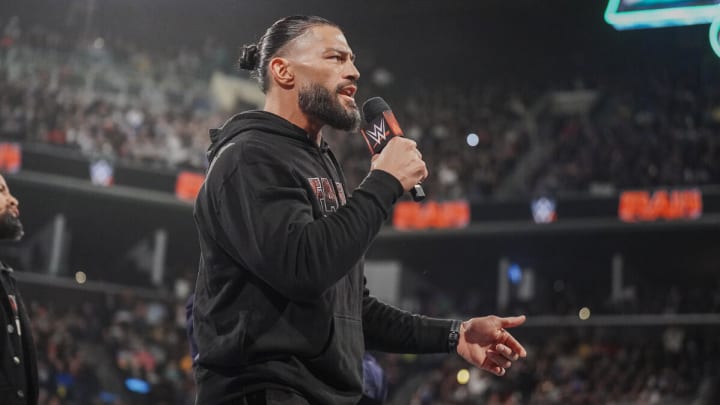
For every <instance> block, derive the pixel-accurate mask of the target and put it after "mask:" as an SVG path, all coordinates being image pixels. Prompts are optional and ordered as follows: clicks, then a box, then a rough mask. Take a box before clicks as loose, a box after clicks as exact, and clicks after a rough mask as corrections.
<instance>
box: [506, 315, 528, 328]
mask: <svg viewBox="0 0 720 405" xmlns="http://www.w3.org/2000/svg"><path fill="white" fill-rule="evenodd" d="M523 323H525V315H520V316H508V317H506V318H500V326H501V327H503V328H514V327H516V326H520V325H522V324H523Z"/></svg>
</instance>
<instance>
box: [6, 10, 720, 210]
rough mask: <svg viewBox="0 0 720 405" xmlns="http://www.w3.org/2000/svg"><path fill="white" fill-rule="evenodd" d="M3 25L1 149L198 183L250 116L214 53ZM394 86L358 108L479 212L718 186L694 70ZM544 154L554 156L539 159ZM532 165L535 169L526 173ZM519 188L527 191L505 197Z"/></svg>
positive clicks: (364, 162) (714, 123)
mask: <svg viewBox="0 0 720 405" xmlns="http://www.w3.org/2000/svg"><path fill="white" fill-rule="evenodd" d="M0 26H3V27H4V28H3V32H2V35H3V37H2V39H1V40H0V137H2V138H4V139H16V140H21V141H25V142H34V143H45V144H52V145H54V146H57V147H58V148H71V149H75V150H78V151H80V152H81V153H82V154H84V155H85V156H88V157H90V158H97V157H103V158H106V159H110V160H112V161H124V162H139V163H141V164H144V165H146V166H147V167H148V168H152V167H163V168H173V169H174V168H193V169H196V170H202V169H204V168H205V167H206V164H207V163H206V160H205V150H206V148H207V146H208V143H209V138H208V135H207V130H208V129H209V128H212V127H217V126H219V125H220V124H221V123H222V122H224V120H225V119H226V118H227V117H228V116H230V115H231V111H233V112H235V111H241V110H244V109H248V108H253V106H252V105H250V104H247V103H246V102H240V103H239V104H237V105H236V106H235V107H234V108H231V109H230V110H224V109H222V108H220V107H219V105H218V103H216V102H215V101H214V99H213V97H211V95H210V90H209V88H210V77H211V75H212V73H213V72H225V73H227V72H229V71H231V70H232V65H233V63H232V54H231V52H228V51H227V49H225V48H224V47H222V46H220V45H218V44H216V43H215V42H214V41H212V40H208V41H206V44H205V46H203V47H202V49H195V50H193V49H175V50H173V51H172V52H171V51H168V52H164V53H163V52H149V51H146V50H143V48H142V47H141V46H139V45H137V44H133V43H130V42H127V41H122V40H112V39H103V38H95V39H93V40H88V39H83V38H85V37H79V38H72V39H71V38H69V37H66V36H62V35H60V34H58V33H56V32H51V31H48V30H45V29H43V28H42V27H37V26H33V27H31V28H28V29H27V30H25V28H24V27H23V26H22V25H21V22H20V21H19V20H18V19H16V18H11V19H9V20H6V21H0ZM378 71H380V72H385V71H383V70H381V69H380V70H378ZM378 71H375V72H374V73H378ZM385 73H386V75H385V76H383V75H379V76H378V75H377V74H371V75H370V77H369V78H368V79H366V80H365V81H363V83H361V84H362V86H360V87H361V92H360V94H359V97H358V100H361V99H362V98H365V97H367V96H370V95H374V94H383V95H386V96H385V98H386V99H387V100H388V101H389V102H390V103H391V105H393V107H394V109H395V113H396V115H397V117H398V119H399V122H400V123H401V124H402V125H403V127H404V132H405V134H406V135H407V136H409V137H411V138H413V139H415V140H417V141H418V143H419V145H420V149H421V150H422V151H423V156H424V159H425V160H426V162H427V163H428V167H429V168H430V169H431V172H432V175H431V176H430V178H429V179H428V180H427V182H426V184H425V188H426V190H427V191H428V193H429V195H430V196H432V197H433V198H435V199H459V198H466V199H470V200H482V199H486V198H491V197H493V196H495V195H497V194H498V190H500V189H503V188H504V189H505V190H508V189H509V190H514V193H515V195H518V194H520V195H529V194H537V193H559V192H566V191H579V192H588V191H590V192H593V191H601V192H602V191H606V192H607V191H615V190H618V189H622V188H627V187H652V186H660V185H667V186H673V185H702V184H709V183H718V182H719V181H720V165H718V164H717V162H718V161H720V159H719V158H720V156H719V155H720V141H719V139H720V138H718V133H719V132H718V131H719V129H720V95H719V93H720V91H718V90H717V89H718V86H714V85H713V83H715V81H716V78H715V77H714V76H712V75H710V76H708V77H706V76H703V75H701V74H700V73H698V71H697V70H695V69H692V68H687V69H684V70H682V69H681V70H678V71H662V72H661V71H660V70H654V71H652V72H645V73H634V74H631V73H628V76H627V77H610V78H607V77H606V78H605V79H602V80H597V81H595V82H593V83H584V82H582V81H581V80H580V81H577V82H575V83H572V84H571V85H567V83H565V84H559V83H556V82H553V81H551V80H550V79H548V81H547V83H545V84H542V83H531V82H530V80H523V79H517V80H501V79H498V80H489V79H483V81H477V82H474V83H471V84H470V85H468V86H457V85H447V84H443V83H441V82H436V83H431V82H427V81H424V82H422V81H418V82H414V81H413V79H412V78H405V79H404V80H406V82H400V81H394V80H393V79H392V76H391V75H389V76H388V73H387V72H385ZM378 77H380V78H381V79H378ZM551 83H552V84H551ZM553 86H556V87H553ZM555 91H565V92H570V93H569V94H572V92H573V91H582V92H586V93H588V92H589V93H591V94H592V95H593V98H592V102H589V103H587V106H586V107H585V108H576V110H575V111H572V112H571V113H568V112H567V111H565V112H563V113H558V111H556V109H553V108H550V107H549V104H551V103H550V102H549V101H548V100H549V97H548V95H549V94H551V93H553V92H555ZM325 135H326V138H327V139H329V140H330V143H331V145H332V146H333V147H334V149H335V150H336V151H337V154H338V155H340V161H341V162H343V166H344V167H345V170H346V171H347V177H348V179H349V183H350V186H351V187H354V186H355V185H357V184H359V182H360V181H361V180H362V178H364V176H365V175H366V173H367V170H368V167H369V156H368V151H367V150H366V149H367V147H366V145H365V144H364V142H363V141H362V139H361V137H360V136H356V135H349V134H344V133H338V132H337V131H333V130H329V129H326V131H325ZM539 148H545V149H547V150H548V151H549V152H548V153H545V154H537V153H532V152H533V151H536V150H538V149H539ZM59 150H60V152H59V153H63V152H62V149H59ZM538 156H539V157H538ZM531 159H539V160H536V161H535V162H534V163H535V164H531V165H528V164H526V165H524V166H523V169H524V170H522V171H518V169H517V167H518V165H520V163H521V162H523V161H526V160H531ZM528 168H529V169H528ZM516 171H518V172H519V179H518V174H517V173H516ZM512 182H515V183H519V184H520V185H521V186H520V187H519V188H518V187H515V188H512V187H507V186H508V183H512ZM511 195H512V194H511ZM503 196H508V194H507V193H504V194H503Z"/></svg>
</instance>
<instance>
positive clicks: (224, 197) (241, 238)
mask: <svg viewBox="0 0 720 405" xmlns="http://www.w3.org/2000/svg"><path fill="white" fill-rule="evenodd" d="M237 152H238V153H239V156H237V155H236V157H234V160H235V159H237V160H235V162H237V164H236V166H235V170H232V171H231V172H230V173H229V174H228V175H225V176H223V181H222V184H221V185H220V186H219V187H218V189H217V191H216V195H215V196H214V197H211V198H213V200H214V206H215V212H216V215H217V217H218V223H219V224H220V225H219V226H220V227H221V232H218V233H216V239H217V242H218V243H219V245H220V246H221V247H222V248H223V250H224V251H225V252H227V253H228V254H229V255H230V256H231V257H232V258H233V259H234V260H236V261H237V262H239V263H240V264H242V265H243V267H244V268H246V269H248V270H249V271H251V272H253V273H254V274H255V275H256V276H257V277H259V278H260V279H262V280H263V281H265V282H266V283H267V284H269V285H270V286H272V287H273V288H274V289H275V290H276V291H278V292H279V293H280V294H282V295H283V296H285V297H287V298H288V299H290V300H294V301H306V300H314V299H316V298H318V297H319V296H320V295H321V294H322V293H323V292H324V291H326V290H327V289H328V288H329V287H331V286H332V285H334V284H335V283H336V282H337V281H338V280H340V279H341V278H342V277H343V276H345V275H346V274H347V273H348V272H349V271H350V270H351V269H352V267H353V266H354V265H355V264H356V263H357V262H358V261H359V260H360V258H361V257H362V255H363V254H364V253H365V251H366V250H367V248H368V246H369V245H370V243H371V242H372V240H373V238H374V237H375V236H376V235H377V233H378V232H379V230H380V227H381V226H382V224H383V222H384V221H385V220H386V219H387V218H388V215H389V213H390V210H391V208H392V205H393V204H394V203H395V201H396V200H397V199H398V197H400V196H401V195H402V191H403V190H402V186H401V185H400V182H398V181H397V180H396V179H395V178H394V177H393V176H392V175H390V174H388V173H386V172H383V171H379V170H374V171H372V172H371V173H370V174H369V175H368V177H367V178H365V180H364V181H363V182H362V184H361V185H360V186H359V187H358V189H356V190H355V191H354V192H353V195H352V198H349V199H348V202H347V204H346V205H345V206H343V207H341V208H340V209H339V210H338V211H337V212H335V213H334V214H333V215H329V216H327V217H324V218H321V219H315V218H314V217H313V213H312V204H311V202H310V200H309V198H312V197H311V196H308V192H307V191H306V188H305V187H304V184H303V183H301V181H300V180H298V178H299V176H293V172H292V169H291V168H290V167H289V165H288V164H287V163H285V162H283V161H281V160H280V159H279V158H277V157H275V156H272V155H271V154H270V153H269V151H267V150H266V149H263V148H259V147H248V145H243V147H242V148H241V149H240V150H239V151H237Z"/></svg>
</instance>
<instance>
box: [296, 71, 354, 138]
mask: <svg viewBox="0 0 720 405" xmlns="http://www.w3.org/2000/svg"><path fill="white" fill-rule="evenodd" d="M339 90H340V89H339V88H338V91H337V92H336V93H335V94H332V93H330V90H328V89H327V88H325V87H323V86H321V85H319V84H317V83H313V84H311V85H310V86H306V87H304V88H302V89H301V90H300V94H299V95H298V103H299V104H300V111H302V112H304V113H305V114H307V115H308V116H310V117H313V118H315V119H317V120H318V121H320V122H322V123H324V124H325V125H330V126H331V127H333V128H335V129H339V130H342V131H353V130H355V129H357V128H358V127H359V126H360V111H359V110H358V108H357V107H355V108H350V109H346V108H345V107H344V106H343V105H342V103H341V102H340V99H339V97H338V94H339Z"/></svg>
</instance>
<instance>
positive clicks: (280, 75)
mask: <svg viewBox="0 0 720 405" xmlns="http://www.w3.org/2000/svg"><path fill="white" fill-rule="evenodd" d="M353 60H354V56H353V53H352V50H351V49H350V46H349V45H348V43H347V41H346V39H345V37H344V36H343V33H342V31H340V29H339V28H338V27H337V26H336V25H335V24H333V23H331V22H329V21H327V20H325V19H322V18H319V17H307V16H294V17H287V18H284V19H281V20H279V21H277V22H276V23H275V24H273V25H272V26H271V27H270V28H269V29H268V30H267V31H266V33H265V34H264V36H263V37H262V38H261V40H260V42H259V43H258V44H257V45H250V46H247V47H245V49H244V51H243V55H242V57H241V60H240V66H241V67H242V68H244V69H248V70H252V71H253V72H254V76H255V77H256V78H257V80H258V81H259V82H260V84H261V86H262V88H263V91H264V92H265V94H266V102H265V107H264V110H263V111H249V112H245V113H241V114H238V115H236V116H234V117H232V118H231V119H230V120H228V122H226V123H225V124H224V125H223V127H222V128H220V129H218V130H211V139H212V141H213V143H212V145H211V147H210V149H209V151H208V158H209V160H210V167H209V169H208V173H207V178H206V181H205V184H204V185H203V187H202V188H201V190H200V193H199V195H198V199H197V202H196V206H195V222H196V225H197V229H198V233H199V239H200V249H201V259H200V266H199V273H198V279H197V284H196V290H195V292H196V293H195V303H194V308H193V324H194V336H195V338H196V342H197V345H198V350H199V353H198V361H197V369H196V382H197V386H198V394H197V400H196V401H197V403H198V404H203V405H204V404H213V405H215V404H281V403H282V404H327V405H344V404H348V405H350V404H355V403H357V401H358V400H359V399H360V397H361V394H362V388H363V387H362V357H363V353H364V351H365V349H366V348H367V349H368V350H373V349H374V350H381V351H391V352H412V353H434V352H457V353H458V354H460V355H461V356H462V357H463V358H465V359H466V360H468V361H469V362H471V363H472V364H474V365H476V366H478V367H482V368H483V369H485V370H488V371H490V372H493V373H495V374H497V375H503V374H504V373H505V369H506V368H508V367H510V365H511V363H512V361H514V360H517V358H518V357H523V356H525V349H523V347H522V346H521V345H520V344H519V343H518V342H517V341H516V340H515V339H514V338H513V337H512V336H511V335H510V334H509V333H508V332H507V331H506V330H505V328H508V327H512V326H517V325H519V324H521V323H522V322H523V321H524V317H515V318H498V317H485V318H473V319H470V320H468V321H466V322H460V321H455V320H443V319H431V318H426V317H422V316H418V315H412V314H409V313H406V312H404V311H400V310H398V309H396V308H393V307H391V306H388V305H385V304H383V303H381V302H379V301H377V300H376V299H375V298H373V297H372V296H370V295H369V292H368V291H367V290H366V289H365V288H364V278H363V268H362V259H363V255H364V253H365V251H366V250H367V248H368V246H369V245H370V243H371V242H372V240H373V238H374V237H375V236H376V235H377V233H378V231H379V230H380V227H381V226H382V224H383V222H384V221H385V220H386V219H387V218H388V215H389V213H390V210H391V208H392V205H393V204H394V203H395V201H396V200H397V199H398V198H399V197H400V196H401V195H402V193H403V192H404V191H407V190H409V189H410V188H412V187H413V186H414V185H415V184H417V183H418V182H420V181H422V180H423V179H424V178H425V177H426V176H427V169H426V167H425V163H424V162H423V161H422V156H421V154H420V152H418V150H417V148H416V145H415V143H414V142H413V141H411V140H408V139H402V138H396V139H393V140H392V141H390V142H389V143H388V145H387V146H386V147H385V149H384V150H383V152H382V153H381V154H379V155H378V156H377V157H376V158H375V159H374V160H373V163H372V166H371V171H370V173H369V174H368V176H367V178H365V180H364V181H363V182H362V184H361V185H360V186H359V187H358V188H357V189H356V190H355V191H354V192H353V193H352V196H348V195H347V193H346V188H345V181H344V178H343V174H342V171H341V169H340V165H339V164H338V163H337V161H336V159H335V157H334V156H333V154H332V152H331V151H330V149H329V148H328V146H327V144H326V143H325V142H324V141H323V140H322V136H321V133H320V130H321V128H322V127H323V126H325V125H329V126H332V127H335V128H338V129H342V130H352V129H354V128H356V127H357V126H358V123H359V121H360V114H359V111H358V107H357V105H356V103H355V100H354V98H353V96H354V95H355V92H356V90H357V81H358V79H359V77H360V73H359V72H358V71H357V69H356V68H355V65H354V62H353Z"/></svg>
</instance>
